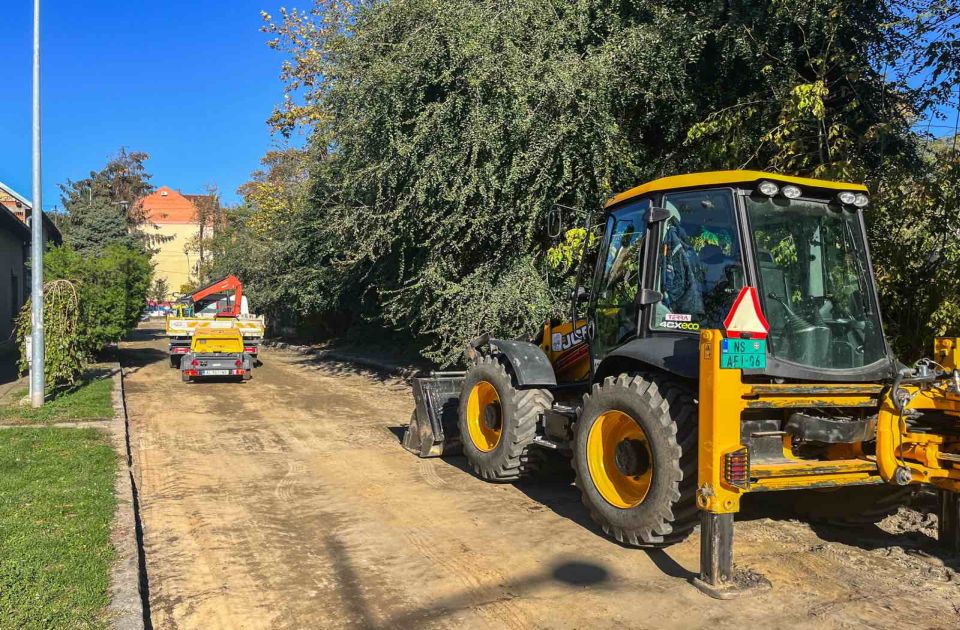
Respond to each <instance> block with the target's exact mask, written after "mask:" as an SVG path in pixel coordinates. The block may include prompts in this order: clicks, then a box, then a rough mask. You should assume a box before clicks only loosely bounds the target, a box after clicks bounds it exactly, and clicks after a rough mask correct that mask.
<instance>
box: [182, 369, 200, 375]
mask: <svg viewBox="0 0 960 630" xmlns="http://www.w3.org/2000/svg"><path fill="white" fill-rule="evenodd" d="M183 373H184V374H186V375H187V376H200V372H199V371H198V370H184V372H183Z"/></svg>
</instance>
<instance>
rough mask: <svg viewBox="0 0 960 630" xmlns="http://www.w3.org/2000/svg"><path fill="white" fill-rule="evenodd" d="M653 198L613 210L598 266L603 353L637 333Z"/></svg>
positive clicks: (598, 317)
mask: <svg viewBox="0 0 960 630" xmlns="http://www.w3.org/2000/svg"><path fill="white" fill-rule="evenodd" d="M649 210H650V200H649V199H642V200H639V201H636V202H634V203H631V204H629V205H627V206H624V207H623V208H619V209H617V210H614V211H613V212H612V213H610V216H609V217H608V219H607V221H608V223H607V249H606V255H605V256H604V257H603V258H602V259H601V262H602V265H601V266H600V267H599V269H598V272H599V273H598V282H596V284H595V289H594V290H595V291H596V298H595V299H596V310H595V313H596V315H595V318H594V319H595V324H596V346H597V350H598V352H599V354H600V355H602V354H605V353H606V351H607V350H608V349H610V348H613V347H615V346H618V345H620V344H622V343H623V342H624V341H626V340H627V339H629V338H630V337H633V336H635V335H636V333H637V321H638V316H639V306H638V304H637V292H638V291H639V290H640V282H641V274H640V270H641V269H642V266H641V256H642V253H643V244H644V242H645V237H646V234H647V217H648V216H649Z"/></svg>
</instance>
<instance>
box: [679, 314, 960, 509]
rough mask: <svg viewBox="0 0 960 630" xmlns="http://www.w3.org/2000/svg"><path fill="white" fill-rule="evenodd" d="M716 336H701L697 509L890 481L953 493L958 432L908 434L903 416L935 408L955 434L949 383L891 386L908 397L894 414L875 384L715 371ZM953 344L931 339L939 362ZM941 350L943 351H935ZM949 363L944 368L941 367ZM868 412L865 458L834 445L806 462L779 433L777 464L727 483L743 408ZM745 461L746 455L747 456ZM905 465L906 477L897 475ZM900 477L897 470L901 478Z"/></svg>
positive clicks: (956, 411)
mask: <svg viewBox="0 0 960 630" xmlns="http://www.w3.org/2000/svg"><path fill="white" fill-rule="evenodd" d="M723 338H724V337H723V333H722V332H721V331H719V330H705V331H703V332H702V333H701V335H700V390H699V393H700V408H699V423H700V442H699V454H698V455H699V472H698V491H697V504H698V506H699V507H700V508H701V509H702V510H705V511H708V512H712V513H714V514H730V513H734V512H737V511H738V510H739V508H740V497H741V496H742V495H743V494H745V493H747V492H757V491H766V490H794V489H803V488H831V487H838V486H849V485H866V484H881V483H893V484H897V485H904V482H906V483H908V484H930V485H933V486H935V487H936V488H939V489H941V490H949V491H952V492H960V431H954V433H953V436H952V437H951V436H949V435H944V434H938V433H934V432H931V431H925V432H913V431H911V430H910V428H909V427H908V425H907V423H906V420H905V418H906V417H909V416H910V414H915V413H917V412H923V411H936V412H940V413H942V414H943V415H944V416H945V417H946V418H955V423H954V425H953V428H954V429H960V393H958V391H957V390H956V388H955V385H953V384H950V385H934V386H930V387H926V388H924V387H918V386H915V385H905V386H903V387H900V388H898V391H899V392H901V394H900V395H901V396H902V397H904V398H905V400H907V401H908V402H907V404H906V405H905V406H904V411H903V413H901V412H900V411H899V410H898V409H897V407H896V405H895V404H894V401H893V399H892V395H893V393H892V391H891V390H890V388H888V387H883V386H882V385H880V384H876V383H863V384H827V383H823V384H802V385H797V384H782V385H779V384H750V383H747V382H744V377H743V372H742V370H739V369H724V368H721V367H720V353H721V343H722V341H723ZM958 342H960V340H958V339H938V340H937V342H936V348H937V353H936V356H937V357H938V358H941V359H944V361H950V360H952V356H953V353H954V352H955V351H956V348H957V346H958ZM941 350H945V351H946V353H945V354H944V353H941ZM952 365H955V364H949V365H948V364H944V367H947V368H948V369H950V368H951V366H952ZM851 407H854V408H867V409H871V410H875V411H876V412H877V413H878V420H877V436H876V448H875V454H874V453H866V452H864V449H863V448H862V443H858V444H844V445H837V447H836V448H834V449H831V450H830V451H828V456H827V457H826V458H820V459H805V458H803V457H800V456H798V455H797V454H795V453H794V451H793V449H792V445H791V438H790V436H789V435H783V436H782V438H783V453H782V458H781V460H780V461H777V462H776V463H755V462H752V461H750V462H749V466H748V469H749V474H748V475H747V478H746V480H745V482H743V481H744V480H743V479H738V480H736V482H735V483H731V480H730V478H729V474H728V463H727V462H728V461H729V458H730V457H731V456H732V455H735V454H738V453H742V452H743V451H744V444H745V442H746V440H745V437H746V436H742V435H741V430H740V429H741V417H742V415H743V413H744V412H745V411H747V410H757V409H763V410H769V411H770V412H771V413H777V412H780V413H782V412H783V411H784V410H789V409H816V408H851ZM748 456H749V455H748ZM900 468H904V469H906V470H908V471H909V473H910V474H909V476H908V477H905V476H901V477H899V478H898V475H897V470H898V469H900ZM901 475H903V473H901Z"/></svg>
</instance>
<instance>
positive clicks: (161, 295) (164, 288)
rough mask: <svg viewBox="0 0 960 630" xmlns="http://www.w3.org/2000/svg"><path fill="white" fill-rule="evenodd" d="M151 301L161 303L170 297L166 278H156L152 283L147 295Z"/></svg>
mask: <svg viewBox="0 0 960 630" xmlns="http://www.w3.org/2000/svg"><path fill="white" fill-rule="evenodd" d="M147 295H148V297H149V298H150V299H151V300H156V301H157V302H163V301H164V300H166V299H167V296H168V295H170V285H169V283H168V282H167V279H166V278H157V279H156V280H154V281H153V286H152V287H151V288H150V292H149V293H148V294H147Z"/></svg>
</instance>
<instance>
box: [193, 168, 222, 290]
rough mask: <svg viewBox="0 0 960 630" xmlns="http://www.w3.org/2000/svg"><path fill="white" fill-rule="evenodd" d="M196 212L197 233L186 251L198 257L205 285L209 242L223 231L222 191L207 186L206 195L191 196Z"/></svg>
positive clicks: (200, 276)
mask: <svg viewBox="0 0 960 630" xmlns="http://www.w3.org/2000/svg"><path fill="white" fill-rule="evenodd" d="M190 200H191V201H192V202H193V205H194V207H195V208H196V211H195V212H194V217H193V220H194V221H195V222H196V224H197V233H196V234H195V235H194V236H193V237H191V238H190V240H189V241H187V243H186V245H185V246H184V251H185V252H186V253H188V254H194V255H195V256H196V257H197V269H198V272H197V278H198V281H199V284H204V282H205V281H206V280H207V278H208V266H209V262H210V261H209V259H208V256H207V254H208V252H209V243H208V242H209V240H210V238H211V237H212V236H213V235H214V234H216V232H217V231H218V230H221V229H223V225H224V220H225V219H224V211H223V207H222V206H221V205H220V191H219V190H218V189H217V187H216V186H213V185H210V186H207V193H206V194H205V195H191V197H190Z"/></svg>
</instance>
